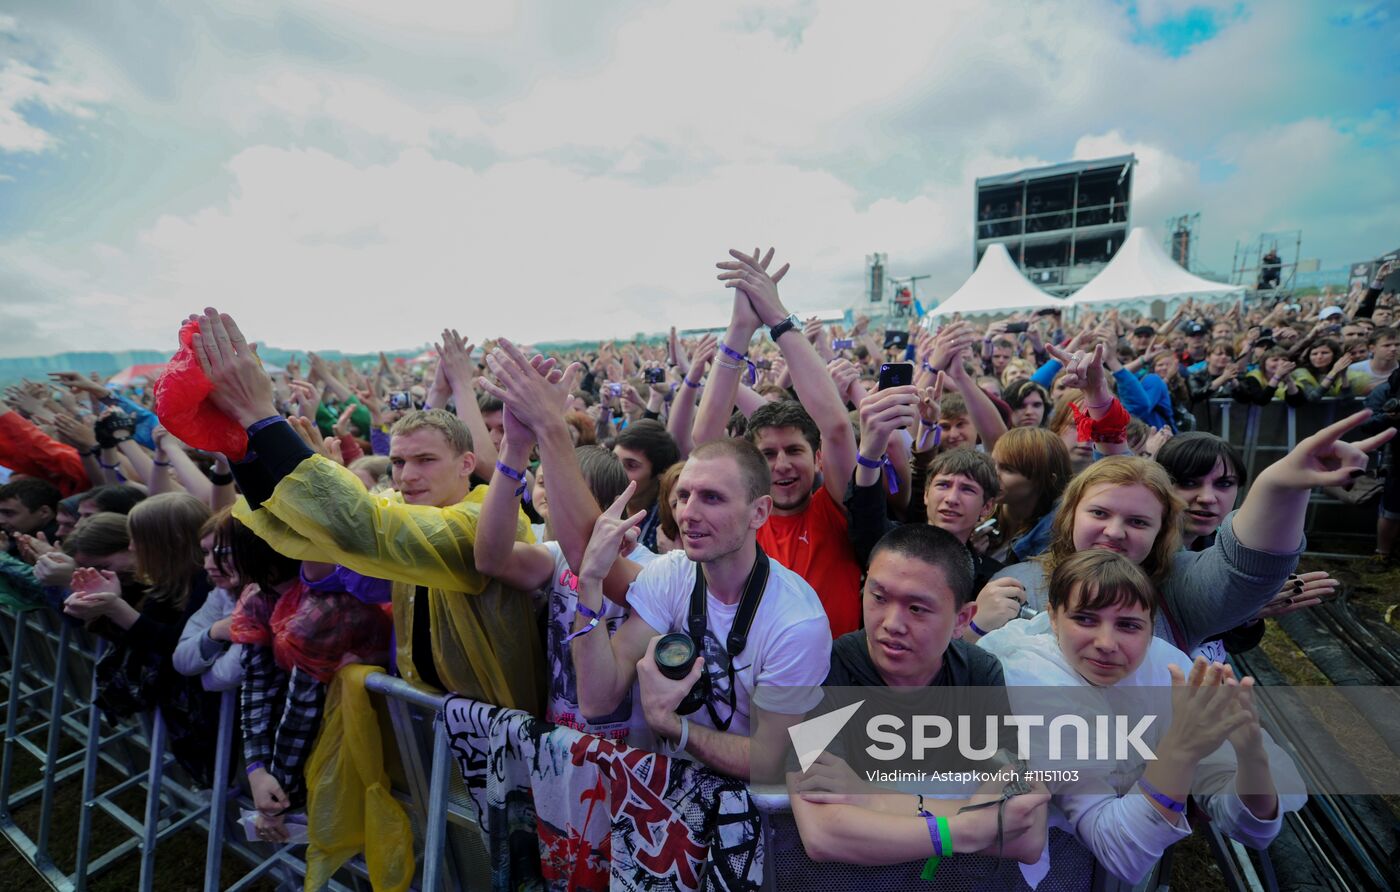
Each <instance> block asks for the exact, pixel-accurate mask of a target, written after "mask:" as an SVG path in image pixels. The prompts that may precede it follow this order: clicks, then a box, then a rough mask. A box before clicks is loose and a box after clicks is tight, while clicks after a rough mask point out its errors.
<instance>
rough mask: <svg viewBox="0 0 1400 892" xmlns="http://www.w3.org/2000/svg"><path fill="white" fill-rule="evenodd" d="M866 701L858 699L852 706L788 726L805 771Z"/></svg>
mask: <svg viewBox="0 0 1400 892" xmlns="http://www.w3.org/2000/svg"><path fill="white" fill-rule="evenodd" d="M864 702H865V701H864V700H857V701H856V702H854V703H852V704H851V705H850V706H843V707H841V708H840V709H836V710H833V711H831V712H828V713H825V714H823V715H819V716H817V717H816V718H814V719H808V720H807V721H805V722H798V723H797V724H796V725H793V726H792V727H791V728H788V736H789V737H791V738H792V748H793V749H795V750H796V751H797V764H798V765H800V766H802V770H803V771H806V770H807V769H809V768H811V767H812V763H813V762H815V761H817V758H818V757H819V756H820V755H821V754H822V753H823V752H825V751H826V745H827V744H829V743H831V741H832V740H833V739H835V737H836V735H837V734H840V733H841V729H842V728H844V727H846V723H847V722H849V721H850V720H851V717H852V716H854V715H855V714H856V710H858V709H860V707H861V704H862V703H864Z"/></svg>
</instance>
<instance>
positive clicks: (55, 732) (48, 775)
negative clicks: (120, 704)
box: [34, 621, 71, 863]
mask: <svg viewBox="0 0 1400 892" xmlns="http://www.w3.org/2000/svg"><path fill="white" fill-rule="evenodd" d="M69 629H70V627H69V625H68V623H67V622H63V621H60V623H59V629H58V656H57V658H56V659H57V662H56V664H55V666H54V673H53V697H52V699H51V700H50V701H49V739H48V747H47V750H46V752H47V755H48V763H47V765H46V766H45V770H44V794H43V799H42V800H41V804H40V806H39V840H38V843H37V845H36V849H37V851H36V852H35V855H34V857H35V860H36V861H42V862H45V863H52V862H51V860H50V859H49V824H50V823H52V821H53V794H54V786H55V784H56V782H57V781H56V778H55V777H54V774H55V771H54V769H55V767H56V766H57V764H58V743H59V739H60V738H61V737H62V732H63V696H64V689H65V687H66V682H67V678H68V675H67V672H68V639H69V636H70V634H71V633H70V631H69Z"/></svg>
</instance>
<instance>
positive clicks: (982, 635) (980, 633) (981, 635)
mask: <svg viewBox="0 0 1400 892" xmlns="http://www.w3.org/2000/svg"><path fill="white" fill-rule="evenodd" d="M967 627H968V628H969V629H971V630H972V634H974V635H976V636H977V637H978V638H985V637H987V633H986V632H984V631H982V630H981V629H979V628H978V627H977V623H975V622H973V621H972V620H968V621H967Z"/></svg>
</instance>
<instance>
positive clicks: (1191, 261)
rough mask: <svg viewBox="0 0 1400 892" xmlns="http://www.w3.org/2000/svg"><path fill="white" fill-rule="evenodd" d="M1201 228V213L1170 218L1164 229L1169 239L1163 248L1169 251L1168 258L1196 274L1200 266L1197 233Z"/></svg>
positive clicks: (1198, 235)
mask: <svg viewBox="0 0 1400 892" xmlns="http://www.w3.org/2000/svg"><path fill="white" fill-rule="evenodd" d="M1200 227H1201V213H1200V211H1197V212H1196V213H1194V214H1182V215H1181V216H1179V217H1168V218H1167V225H1166V226H1165V227H1164V228H1163V231H1165V232H1166V234H1167V238H1166V242H1165V244H1163V245H1162V247H1164V248H1166V249H1167V256H1168V257H1170V258H1171V259H1172V260H1175V261H1176V262H1177V263H1179V264H1181V268H1182V269H1184V270H1186V271H1187V272H1192V273H1194V272H1196V269H1197V267H1199V266H1200V264H1199V263H1197V262H1196V245H1197V243H1198V240H1199V239H1200V234H1199V233H1198V232H1197V230H1198V229H1200Z"/></svg>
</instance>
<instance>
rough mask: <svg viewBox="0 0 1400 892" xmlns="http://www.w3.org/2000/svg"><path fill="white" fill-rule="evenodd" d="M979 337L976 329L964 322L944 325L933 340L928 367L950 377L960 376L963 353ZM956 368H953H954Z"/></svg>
mask: <svg viewBox="0 0 1400 892" xmlns="http://www.w3.org/2000/svg"><path fill="white" fill-rule="evenodd" d="M978 340H979V336H978V334H977V331H976V329H974V328H973V327H972V326H971V325H968V324H967V323H966V322H954V323H953V324H951V325H945V326H943V327H942V328H941V329H939V331H938V335H937V336H936V337H934V339H933V354H932V356H931V358H930V359H929V363H928V364H929V365H931V366H933V368H934V370H935V371H940V372H947V373H948V374H950V375H954V376H957V375H960V374H961V373H962V371H963V368H962V359H961V357H962V354H963V351H964V350H966V349H967V348H969V347H971V346H972V345H973V344H975V343H977V341H978ZM955 366H956V367H957V368H954V367H955Z"/></svg>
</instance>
